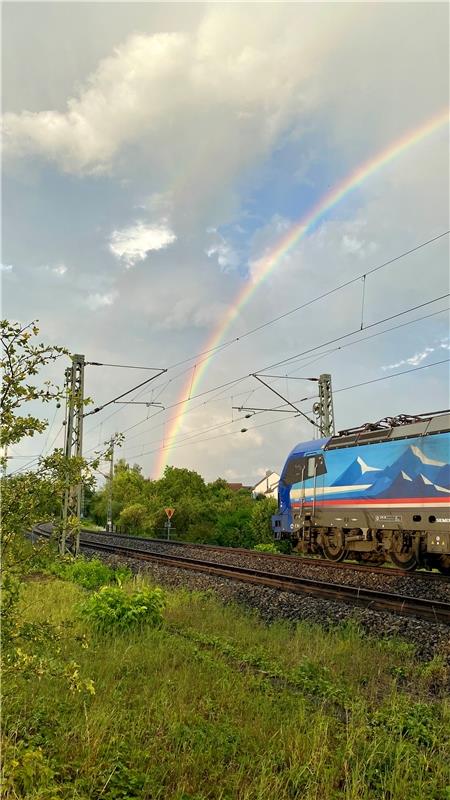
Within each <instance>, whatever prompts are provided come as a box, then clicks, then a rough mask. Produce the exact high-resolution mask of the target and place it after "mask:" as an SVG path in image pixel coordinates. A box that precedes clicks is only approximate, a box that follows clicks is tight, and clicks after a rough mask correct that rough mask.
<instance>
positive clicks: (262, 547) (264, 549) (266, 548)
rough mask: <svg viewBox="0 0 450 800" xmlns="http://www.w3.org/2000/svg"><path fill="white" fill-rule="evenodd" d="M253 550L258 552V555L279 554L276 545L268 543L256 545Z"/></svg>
mask: <svg viewBox="0 0 450 800" xmlns="http://www.w3.org/2000/svg"><path fill="white" fill-rule="evenodd" d="M253 550H257V551H258V553H279V552H280V551H279V550H278V547H277V546H276V545H275V544H272V543H268V544H255V546H254V548H253Z"/></svg>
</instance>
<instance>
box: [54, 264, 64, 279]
mask: <svg viewBox="0 0 450 800" xmlns="http://www.w3.org/2000/svg"><path fill="white" fill-rule="evenodd" d="M52 272H54V273H55V275H60V276H61V277H62V276H63V275H65V274H66V272H67V267H66V265H65V264H58V265H57V266H56V267H52Z"/></svg>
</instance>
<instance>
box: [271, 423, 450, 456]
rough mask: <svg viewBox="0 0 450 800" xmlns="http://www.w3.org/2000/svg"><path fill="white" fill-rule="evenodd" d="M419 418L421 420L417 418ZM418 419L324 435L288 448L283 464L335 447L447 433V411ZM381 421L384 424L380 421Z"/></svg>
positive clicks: (448, 427)
mask: <svg viewBox="0 0 450 800" xmlns="http://www.w3.org/2000/svg"><path fill="white" fill-rule="evenodd" d="M420 416H422V417H423V419H420ZM420 416H418V417H416V418H415V419H414V421H413V422H407V423H403V424H397V425H389V424H386V425H385V427H381V425H380V423H375V424H374V425H367V426H361V427H360V428H354V429H353V430H347V431H341V432H340V433H338V434H337V435H335V436H327V437H326V438H325V439H310V440H309V441H308V442H299V443H298V444H296V445H295V447H293V448H292V450H291V452H290V453H289V455H288V457H287V459H286V463H287V462H288V461H289V460H290V459H291V458H292V457H293V456H305V455H313V454H314V453H318V452H319V451H320V450H334V449H337V448H339V447H354V446H355V445H359V444H361V445H363V444H375V443H376V442H386V441H387V440H390V439H408V438H410V437H413V436H425V435H430V434H433V433H445V432H447V431H450V413H449V412H447V411H445V412H438V413H434V414H423V415H420ZM382 422H384V421H383V420H382ZM377 426H380V427H377Z"/></svg>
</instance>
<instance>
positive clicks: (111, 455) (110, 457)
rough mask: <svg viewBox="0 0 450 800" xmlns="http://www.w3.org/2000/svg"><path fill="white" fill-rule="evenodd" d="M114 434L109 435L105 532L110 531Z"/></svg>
mask: <svg viewBox="0 0 450 800" xmlns="http://www.w3.org/2000/svg"><path fill="white" fill-rule="evenodd" d="M114 441H115V438H114V436H112V437H111V441H110V447H109V452H108V457H109V480H108V504H107V507H106V533H112V529H113V527H112V490H113V478H114Z"/></svg>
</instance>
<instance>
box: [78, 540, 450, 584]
mask: <svg viewBox="0 0 450 800" xmlns="http://www.w3.org/2000/svg"><path fill="white" fill-rule="evenodd" d="M85 533H87V534H89V535H94V531H87V530H86V531H85ZM96 535H97V536H103V535H104V534H102V533H98V534H96ZM106 535H107V536H108V539H115V540H116V541H118V540H119V539H122V540H123V539H126V540H127V541H128V540H129V541H130V542H139V543H141V544H142V542H143V541H146V542H152V543H153V542H155V543H156V544H160V545H167V546H168V547H172V546H173V547H187V546H189V547H191V548H193V549H197V548H198V549H199V550H206V551H210V552H214V553H221V552H222V553H226V554H235V555H245V556H248V555H252V556H256V555H257V556H259V557H261V558H264V559H265V560H267V561H268V562H272V563H277V562H278V563H283V561H284V563H287V562H291V563H292V560H293V558H297V559H298V561H299V563H301V564H305V565H307V566H309V567H313V568H314V567H315V568H317V569H327V570H328V569H329V570H336V571H337V572H342V571H346V570H347V571H348V570H352V571H353V572H361V573H363V574H366V575H367V573H368V572H371V573H372V574H375V575H386V576H388V577H393V576H394V575H398V576H401V577H411V578H414V576H415V575H416V576H418V577H420V578H425V579H426V580H430V581H437V582H438V583H444V584H448V585H449V586H450V579H449V578H448V577H446V576H445V575H441V573H439V572H430V571H428V570H418V571H416V572H411V571H408V570H405V569H399V568H398V567H382V566H377V565H376V564H368V563H367V564H359V563H357V562H355V561H328V560H325V559H323V558H308V557H307V556H303V555H298V556H296V555H294V556H292V555H284V554H283V553H261V552H259V551H257V550H248V549H247V548H246V547H224V546H222V545H211V544H202V543H200V542H182V541H179V540H177V539H169V540H167V539H145V540H143V538H142V536H129V535H128V534H120V533H108V534H106Z"/></svg>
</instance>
